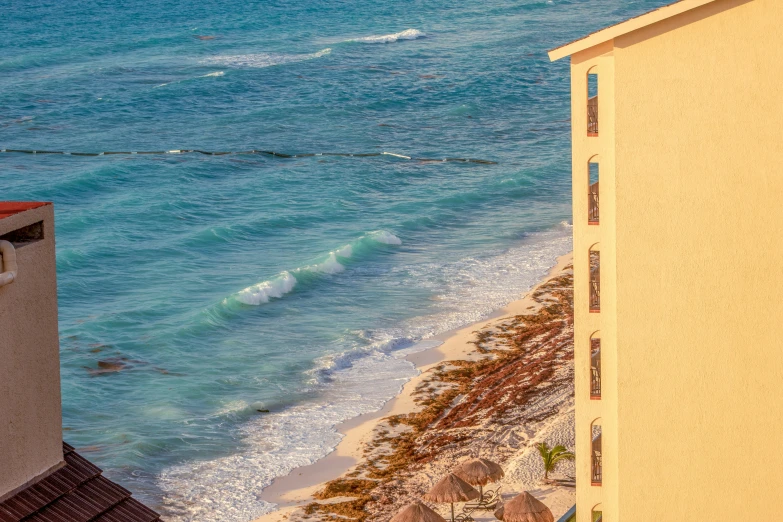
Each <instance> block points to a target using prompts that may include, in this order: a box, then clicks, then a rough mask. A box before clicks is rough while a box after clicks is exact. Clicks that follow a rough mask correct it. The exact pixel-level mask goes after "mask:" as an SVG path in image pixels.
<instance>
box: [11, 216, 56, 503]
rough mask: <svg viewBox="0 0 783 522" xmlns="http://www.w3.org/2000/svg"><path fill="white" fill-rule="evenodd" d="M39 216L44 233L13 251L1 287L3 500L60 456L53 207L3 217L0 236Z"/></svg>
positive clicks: (47, 470) (44, 470)
mask: <svg viewBox="0 0 783 522" xmlns="http://www.w3.org/2000/svg"><path fill="white" fill-rule="evenodd" d="M39 221H43V223H44V239H42V240H40V241H37V242H34V243H30V244H26V245H25V246H22V247H20V248H17V249H16V258H17V263H18V265H19V271H18V276H17V278H16V280H15V281H14V282H13V283H11V284H9V285H6V286H3V287H0V500H2V499H3V498H5V497H8V496H10V494H11V493H12V492H14V491H15V490H17V489H18V488H20V487H22V486H24V485H25V484H26V483H28V482H29V481H31V480H34V479H35V478H37V477H39V476H41V475H43V474H46V473H48V472H50V471H52V470H53V469H56V468H57V467H59V466H60V465H61V463H62V460H63V453H62V421H61V415H62V413H61V407H60V359H59V341H58V333H57V281H56V275H55V251H54V211H53V208H52V205H45V206H42V207H39V208H36V209H33V210H27V211H25V212H21V213H18V214H15V215H12V216H10V217H6V218H4V219H0V236H2V235H4V234H6V233H8V232H11V231H13V230H16V229H19V228H21V227H24V226H27V225H30V224H33V223H37V222H39Z"/></svg>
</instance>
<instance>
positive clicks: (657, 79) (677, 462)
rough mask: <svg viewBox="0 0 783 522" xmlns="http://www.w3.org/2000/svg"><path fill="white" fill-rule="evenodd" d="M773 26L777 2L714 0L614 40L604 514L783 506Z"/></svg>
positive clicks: (667, 515)
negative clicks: (610, 351)
mask: <svg viewBox="0 0 783 522" xmlns="http://www.w3.org/2000/svg"><path fill="white" fill-rule="evenodd" d="M673 26H674V27H673ZM675 27H676V28H675ZM781 30H783V2H781V1H780V0H752V1H747V0H745V1H742V0H723V1H718V2H714V3H712V4H709V5H707V6H704V7H702V8H699V9H696V10H694V11H691V12H689V13H685V14H683V15H680V16H678V17H676V19H674V20H672V21H670V22H669V23H668V24H657V25H653V26H650V27H648V28H645V29H642V30H639V31H636V32H634V33H631V34H629V35H627V36H625V37H622V38H618V39H617V40H616V41H615V50H614V61H615V84H616V88H615V132H616V136H615V139H616V145H615V159H616V166H615V169H616V171H615V176H616V179H615V183H616V186H615V190H616V230H617V237H616V270H617V273H616V281H617V296H616V300H617V301H616V305H617V306H616V328H617V339H616V341H617V399H618V400H617V408H618V409H617V418H618V425H617V437H618V450H619V453H618V458H617V462H618V468H617V473H618V504H617V506H618V512H617V518H614V517H612V518H609V517H607V518H605V520H607V521H615V520H622V521H623V522H630V521H635V520H639V521H646V520H651V519H652V518H651V516H650V515H652V514H653V513H654V515H655V516H654V519H655V520H657V521H660V522H664V521H682V520H748V521H767V520H776V519H777V518H778V517H779V508H778V506H777V498H778V495H779V492H780V490H781V487H783V451H780V447H781V445H783V408H781V405H780V401H781V399H783V297H782V296H783V148H781V144H782V143H783V133H782V131H781V129H783V37H782V36H781V35H782V33H781ZM602 188H603V187H602ZM605 505H606V503H604V506H605Z"/></svg>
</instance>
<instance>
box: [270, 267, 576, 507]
mask: <svg viewBox="0 0 783 522" xmlns="http://www.w3.org/2000/svg"><path fill="white" fill-rule="evenodd" d="M572 257H573V255H572V253H568V254H565V255H563V256H560V257H558V258H557V259H556V262H555V264H554V266H552V267H551V268H550V269H549V271H548V272H547V274H546V275H545V276H544V277H542V278H541V279H540V280H539V281H538V282H537V283H536V284H535V285H534V286H533V287H531V288H530V289H529V290H528V291H527V292H526V293H525V294H524V295H522V296H521V297H520V298H519V299H517V300H515V301H512V302H511V303H509V304H507V305H506V306H504V307H503V308H501V309H499V310H497V311H495V312H494V313H492V314H491V315H490V316H489V317H488V318H486V319H483V320H481V321H477V322H475V323H472V324H469V325H467V326H464V327H462V328H458V329H456V330H451V331H449V332H444V333H443V334H440V335H437V336H434V337H433V338H431V339H428V340H427V341H425V342H440V344H439V345H437V346H433V347H431V348H428V349H425V350H422V351H420V352H416V353H413V354H410V355H408V356H406V357H405V359H406V360H408V361H410V362H411V363H413V364H414V365H415V367H416V370H417V371H418V372H419V373H418V374H417V375H416V376H414V377H413V378H411V379H410V380H409V381H408V382H406V383H405V385H404V386H403V387H402V389H401V391H400V392H399V393H398V394H397V395H396V396H395V397H393V398H392V399H390V400H389V401H387V402H386V403H385V404H384V405H383V407H381V408H380V409H379V410H378V411H375V412H370V413H365V414H362V415H359V416H357V417H354V418H353V419H349V420H347V421H344V422H342V423H340V424H338V425H337V426H336V427H335V428H336V430H337V431H338V432H339V433H341V434H343V438H342V440H341V441H340V442H339V443H338V445H337V446H336V447H335V449H334V450H333V451H332V452H330V453H329V454H328V455H326V456H325V457H323V458H321V459H319V460H317V461H316V462H314V463H312V464H309V465H307V466H302V467H298V468H294V469H293V470H291V472H289V473H288V474H287V475H285V476H282V477H278V478H276V479H275V480H274V481H273V482H272V484H270V485H269V486H267V487H266V488H264V490H263V491H262V492H261V493H260V494H259V498H260V499H262V500H264V501H266V502H271V503H274V504H276V505H277V509H276V510H275V511H272V512H270V513H267V514H265V515H262V516H261V517H259V518H257V519H255V520H254V522H280V521H283V520H287V519H288V516H289V515H290V514H291V513H292V512H293V511H295V510H296V509H297V508H300V507H303V506H305V505H307V504H309V503H311V502H313V501H314V496H313V495H314V494H315V492H316V491H319V490H320V489H322V488H323V487H324V484H325V483H326V482H329V481H331V480H336V479H338V478H340V477H342V476H344V475H345V474H346V473H349V472H351V471H352V470H354V468H356V466H358V465H359V464H360V462H361V460H362V457H363V456H364V455H365V448H366V446H367V443H368V442H370V440H371V439H372V436H373V432H374V429H375V428H376V426H377V425H378V424H379V423H380V422H381V421H382V420H383V419H384V418H386V417H389V416H395V415H404V414H407V413H409V412H411V411H414V410H415V409H416V407H417V406H416V403H415V402H414V397H413V394H414V391H415V390H416V388H417V387H418V386H419V385H420V384H421V383H422V381H423V380H424V379H425V378H426V377H427V376H428V371H429V370H431V369H432V368H434V367H436V366H438V365H440V364H442V363H444V362H448V361H454V360H478V358H479V357H480V356H478V353H477V352H476V346H475V341H474V339H475V333H476V331H478V330H483V329H486V328H488V327H491V326H492V325H493V324H495V323H497V322H499V321H502V320H505V319H510V318H512V317H514V316H518V315H522V314H530V313H533V312H535V311H536V310H537V309H538V308H540V307H541V304H540V303H539V302H537V301H536V300H535V299H534V298H533V295H534V294H535V292H536V290H537V289H539V288H540V287H541V286H542V285H544V284H546V283H547V282H548V281H550V280H551V279H553V278H554V277H556V276H557V275H558V274H560V273H561V272H563V270H564V269H565V268H566V267H567V265H568V264H569V263H571V260H572ZM542 494H544V495H545V494H546V493H542ZM334 500H339V498H336V499H334Z"/></svg>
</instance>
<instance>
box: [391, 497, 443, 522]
mask: <svg viewBox="0 0 783 522" xmlns="http://www.w3.org/2000/svg"><path fill="white" fill-rule="evenodd" d="M389 522H446V519H444V518H443V517H442V516H440V515H438V514H437V513H436V512H435V511H433V510H431V509H430V508H429V507H427V506H426V505H425V504H422V503H421V502H418V501H417V502H414V503H413V504H408V505H407V506H406V507H404V508H403V509H401V510H400V512H399V513H397V514H396V515H394V516H393V517H392V519H391V520H390V521H389Z"/></svg>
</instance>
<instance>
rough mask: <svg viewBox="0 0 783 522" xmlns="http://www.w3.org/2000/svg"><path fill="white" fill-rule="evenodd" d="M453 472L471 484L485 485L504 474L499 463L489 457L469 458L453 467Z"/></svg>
mask: <svg viewBox="0 0 783 522" xmlns="http://www.w3.org/2000/svg"><path fill="white" fill-rule="evenodd" d="M454 474H455V475H456V476H458V477H459V478H461V479H462V480H464V481H465V482H467V483H468V484H470V485H472V486H486V485H487V484H489V483H490V482H496V481H498V480H500V479H502V478H503V477H504V476H505V473H503V468H502V467H500V464H496V463H495V462H492V461H491V460H489V459H482V458H476V459H470V460H466V461H465V462H463V463H461V464H460V465H459V466H457V467H456V468H454Z"/></svg>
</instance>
